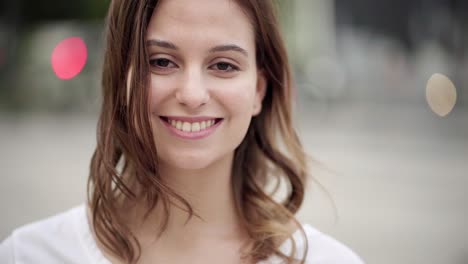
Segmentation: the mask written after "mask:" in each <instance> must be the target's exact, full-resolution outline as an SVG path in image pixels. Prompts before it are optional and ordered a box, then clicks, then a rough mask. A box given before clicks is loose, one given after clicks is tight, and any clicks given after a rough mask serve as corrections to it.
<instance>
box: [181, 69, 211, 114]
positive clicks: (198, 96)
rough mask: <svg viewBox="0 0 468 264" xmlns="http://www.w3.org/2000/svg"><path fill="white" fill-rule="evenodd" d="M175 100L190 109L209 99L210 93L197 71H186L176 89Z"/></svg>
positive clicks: (203, 103)
mask: <svg viewBox="0 0 468 264" xmlns="http://www.w3.org/2000/svg"><path fill="white" fill-rule="evenodd" d="M176 99H177V101H178V102H179V103H180V104H182V105H184V106H186V107H188V108H191V109H196V108H198V107H200V106H202V105H205V104H206V103H207V102H208V101H209V100H210V95H209V93H208V89H207V87H206V84H205V83H204V82H203V76H202V74H201V72H199V71H190V72H187V73H186V74H185V75H184V77H183V79H182V81H181V82H180V85H179V87H178V89H177V91H176Z"/></svg>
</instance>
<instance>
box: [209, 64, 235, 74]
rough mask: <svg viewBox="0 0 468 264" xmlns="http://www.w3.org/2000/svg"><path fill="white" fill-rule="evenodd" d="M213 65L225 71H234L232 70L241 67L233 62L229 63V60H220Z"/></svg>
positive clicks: (216, 68)
mask: <svg viewBox="0 0 468 264" xmlns="http://www.w3.org/2000/svg"><path fill="white" fill-rule="evenodd" d="M211 67H212V68H214V69H215V70H218V71H223V72H232V71H238V70H239V67H237V66H235V65H232V64H231V63H228V62H218V63H216V64H213V66H211Z"/></svg>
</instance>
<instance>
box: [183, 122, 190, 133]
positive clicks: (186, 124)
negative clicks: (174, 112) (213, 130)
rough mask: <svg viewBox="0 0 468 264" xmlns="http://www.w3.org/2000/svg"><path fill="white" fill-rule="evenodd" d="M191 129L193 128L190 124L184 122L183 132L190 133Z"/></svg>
mask: <svg viewBox="0 0 468 264" xmlns="http://www.w3.org/2000/svg"><path fill="white" fill-rule="evenodd" d="M191 128H192V126H191V125H190V123H189V122H184V124H183V125H182V131H184V132H190V130H191Z"/></svg>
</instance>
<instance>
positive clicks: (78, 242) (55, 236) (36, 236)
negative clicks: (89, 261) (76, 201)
mask: <svg viewBox="0 0 468 264" xmlns="http://www.w3.org/2000/svg"><path fill="white" fill-rule="evenodd" d="M83 219H86V211H85V206H84V205H80V206H77V207H74V208H72V209H69V210H67V211H64V212H62V213H59V214H57V215H54V216H52V217H49V218H46V219H43V220H40V221H36V222H33V223H31V224H27V225H25V226H22V227H19V228H17V229H15V230H14V231H13V232H12V234H11V235H10V236H9V237H8V238H6V239H5V240H4V241H3V242H1V244H0V260H1V261H0V262H1V263H4V262H6V263H77V262H76V261H77V259H78V260H79V259H83V253H84V252H83V250H81V249H83V243H84V241H83V236H82V235H80V234H81V232H80V230H79V229H80V228H81V227H80V225H83V224H86V222H84V223H83ZM80 255H81V256H80Z"/></svg>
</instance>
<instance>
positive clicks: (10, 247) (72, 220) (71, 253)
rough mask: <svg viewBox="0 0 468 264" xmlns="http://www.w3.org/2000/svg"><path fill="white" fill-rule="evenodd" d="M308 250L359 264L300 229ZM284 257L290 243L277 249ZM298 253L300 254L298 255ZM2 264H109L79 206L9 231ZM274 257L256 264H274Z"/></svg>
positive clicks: (323, 263) (316, 259) (316, 258)
mask: <svg viewBox="0 0 468 264" xmlns="http://www.w3.org/2000/svg"><path fill="white" fill-rule="evenodd" d="M303 227H304V230H305V232H306V235H307V241H308V244H309V250H308V253H307V257H306V264H362V263H363V262H362V260H361V259H360V258H359V257H358V256H357V255H356V254H354V253H353V252H352V251H351V250H350V249H349V248H347V247H346V246H344V245H343V244H341V243H339V242H337V241H336V240H334V239H332V238H331V237H329V236H327V235H324V234H322V233H320V232H319V231H317V230H316V229H315V228H313V227H312V226H310V225H307V224H306V225H303ZM293 239H295V242H296V244H297V245H296V247H297V249H298V250H297V256H302V254H303V252H304V248H305V241H304V239H303V236H302V235H301V234H300V233H299V231H296V233H294V234H293ZM280 250H282V252H283V253H285V254H288V253H289V252H290V250H291V241H286V242H285V243H284V244H283V245H281V247H280ZM301 252H302V253H301ZM0 263H2V264H33V263H34V264H36V263H38V264H64V263H66V264H110V263H111V262H110V261H109V260H107V259H106V258H105V257H104V256H103V254H102V252H101V251H100V249H99V248H98V247H97V245H96V241H95V240H94V237H93V235H92V234H91V229H90V226H89V224H88V220H87V217H86V207H85V205H84V204H83V205H80V206H78V207H75V208H73V209H70V210H68V211H65V212H63V213H60V214H58V215H55V216H52V217H50V218H47V219H45V220H42V221H39V222H35V223H32V224H29V225H26V226H23V227H20V228H18V229H16V230H15V231H13V233H12V235H11V236H9V237H8V238H7V239H5V240H4V241H3V242H2V243H1V244H0ZM278 263H280V262H279V260H278V259H277V258H275V257H271V258H270V259H268V260H266V261H263V262H260V263H259V264H278Z"/></svg>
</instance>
